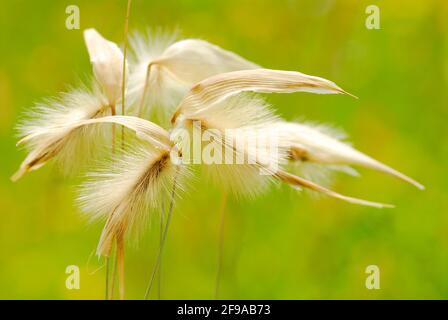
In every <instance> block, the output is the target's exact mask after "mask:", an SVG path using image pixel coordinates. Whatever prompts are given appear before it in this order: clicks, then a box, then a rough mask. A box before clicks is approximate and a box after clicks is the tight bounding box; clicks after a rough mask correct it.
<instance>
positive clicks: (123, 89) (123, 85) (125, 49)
mask: <svg viewBox="0 0 448 320" xmlns="http://www.w3.org/2000/svg"><path fill="white" fill-rule="evenodd" d="M131 2H132V1H131V0H128V7H127V10H126V19H125V22H124V45H123V77H122V82H121V114H122V115H123V116H124V115H125V104H126V56H127V52H128V30H129V15H130V14H131ZM121 143H122V147H124V127H121Z"/></svg>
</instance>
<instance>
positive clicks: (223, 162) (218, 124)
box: [172, 95, 287, 196]
mask: <svg viewBox="0 0 448 320" xmlns="http://www.w3.org/2000/svg"><path fill="white" fill-rule="evenodd" d="M278 121H279V118H278V117H277V116H275V115H274V113H273V112H272V111H271V110H270V107H269V106H268V105H267V104H266V103H265V102H264V100H262V99H260V98H257V97H255V96H250V95H240V96H236V97H231V98H229V99H227V100H225V101H223V102H220V103H217V104H215V105H213V106H212V107H210V108H207V109H204V110H203V111H201V112H196V113H192V114H189V113H188V112H186V113H184V114H183V115H182V117H181V118H179V119H178V121H177V127H176V128H175V129H174V130H173V132H172V140H173V141H175V142H176V143H177V144H178V146H179V149H180V150H183V153H184V155H185V154H186V153H187V152H185V150H188V154H189V155H191V161H190V162H192V163H201V164H203V166H202V168H203V169H204V170H205V171H206V173H207V174H208V175H209V176H210V178H211V179H212V180H213V181H215V182H216V183H218V184H219V185H221V186H222V187H224V188H226V189H229V190H231V191H232V192H234V193H235V194H236V195H242V196H255V195H257V194H259V193H260V192H263V191H264V190H266V189H267V187H268V186H269V185H270V184H271V182H273V181H274V180H275V177H274V176H275V172H276V170H277V169H278V168H279V167H280V166H281V165H282V164H283V163H284V162H285V161H286V157H287V150H286V149H281V148H278V141H277V139H278V136H277V131H275V130H270V129H269V127H270V126H271V125H272V124H273V123H276V122H278ZM195 130H196V131H198V132H200V135H201V137H202V138H201V139H202V140H201V142H202V143H201V150H202V152H201V153H200V154H199V155H196V154H195V153H194V150H191V146H192V139H194V137H195ZM193 148H194V146H193ZM216 154H218V156H217V157H215V156H216ZM198 156H199V157H201V158H200V159H199V161H196V162H195V160H197V159H196V158H197V157H198ZM185 158H186V157H185ZM185 158H184V159H185ZM207 158H209V159H212V161H209V162H208V163H207Z"/></svg>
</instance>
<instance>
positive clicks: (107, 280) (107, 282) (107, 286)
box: [105, 257, 110, 300]
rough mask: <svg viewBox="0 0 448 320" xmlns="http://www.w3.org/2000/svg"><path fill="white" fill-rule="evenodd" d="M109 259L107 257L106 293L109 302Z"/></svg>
mask: <svg viewBox="0 0 448 320" xmlns="http://www.w3.org/2000/svg"><path fill="white" fill-rule="evenodd" d="M109 264H110V263H109V257H106V292H105V299H106V300H109V267H110V266H109Z"/></svg>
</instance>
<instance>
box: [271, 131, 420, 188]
mask: <svg viewBox="0 0 448 320" xmlns="http://www.w3.org/2000/svg"><path fill="white" fill-rule="evenodd" d="M276 125H277V128H278V130H279V131H280V132H281V133H280V135H282V137H283V139H282V140H281V141H282V142H283V143H285V144H286V147H287V146H289V148H290V158H291V159H292V160H294V161H297V162H302V163H306V162H311V163H318V164H323V165H342V166H350V165H355V166H360V167H364V168H369V169H373V170H377V171H381V172H384V173H387V174H390V175H392V176H395V177H397V178H399V179H401V180H403V181H406V182H408V183H410V184H412V185H414V186H416V187H417V188H419V189H424V187H423V185H421V184H420V183H418V182H417V181H415V180H413V179H411V178H409V177H407V176H405V175H404V174H402V173H400V172H398V171H396V170H395V169H392V168H391V167H389V166H386V165H385V164H382V163H381V162H379V161H377V160H375V159H373V158H371V157H369V156H367V155H365V154H363V153H361V152H359V151H358V150H356V149H354V148H353V147H351V146H350V145H349V144H347V143H344V142H342V141H341V140H340V139H338V138H333V137H332V136H331V135H330V134H326V133H325V132H323V129H322V126H320V127H312V126H310V125H306V124H299V123H287V122H283V123H277V124H276ZM326 131H327V132H328V130H326Z"/></svg>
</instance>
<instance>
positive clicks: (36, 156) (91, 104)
mask: <svg viewBox="0 0 448 320" xmlns="http://www.w3.org/2000/svg"><path fill="white" fill-rule="evenodd" d="M108 113H110V108H109V106H108V104H107V99H106V97H105V96H104V95H103V94H101V92H100V91H99V90H98V88H96V89H94V90H93V92H90V91H87V90H86V89H78V90H73V91H71V92H69V93H65V94H62V95H61V96H60V97H59V98H56V99H52V100H48V101H46V102H43V103H39V104H37V105H36V107H35V108H34V109H33V110H31V111H30V112H28V113H27V115H26V116H25V118H24V119H23V120H22V121H21V122H20V123H19V125H18V126H17V128H18V131H19V134H20V136H21V137H22V140H20V141H19V142H18V144H23V145H25V147H26V148H27V149H28V150H29V154H28V155H27V157H26V158H25V160H24V161H23V162H22V164H21V165H20V168H19V170H18V171H17V172H16V173H15V174H14V176H13V177H12V178H11V179H12V180H13V181H16V180H18V179H19V178H21V177H22V176H23V175H24V174H25V173H27V172H29V171H32V170H35V169H38V168H40V167H41V166H43V165H44V164H45V163H46V162H47V161H49V160H51V159H52V158H55V157H57V160H58V162H59V163H60V164H61V166H62V167H63V169H64V171H65V172H66V173H68V172H70V171H71V170H72V169H74V168H76V167H79V166H80V165H81V164H83V163H84V162H85V160H86V159H89V158H91V157H92V156H94V155H95V152H96V151H95V150H97V148H96V146H98V145H102V144H103V143H104V142H105V139H106V137H107V135H108V130H104V129H103V130H100V129H99V128H98V126H96V125H92V126H88V127H81V128H77V124H79V122H80V121H84V120H87V119H92V118H96V117H101V116H104V115H107V114H108Z"/></svg>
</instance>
